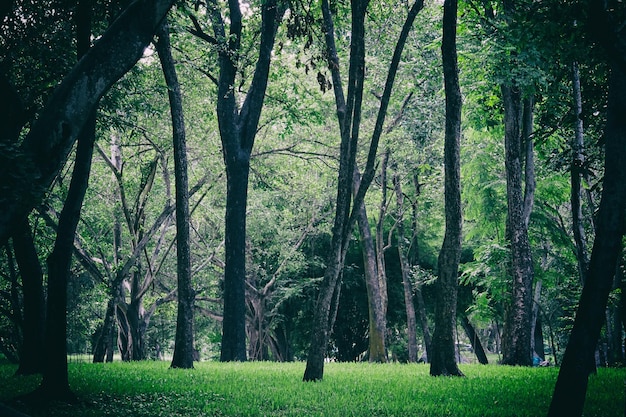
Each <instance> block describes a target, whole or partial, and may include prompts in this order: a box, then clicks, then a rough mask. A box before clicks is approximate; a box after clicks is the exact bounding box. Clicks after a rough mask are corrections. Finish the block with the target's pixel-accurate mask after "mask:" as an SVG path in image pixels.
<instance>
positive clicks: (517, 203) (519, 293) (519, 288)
mask: <svg viewBox="0 0 626 417" xmlns="http://www.w3.org/2000/svg"><path fill="white" fill-rule="evenodd" d="M501 91H502V101H503V104H504V126H505V137H504V141H505V167H506V180H507V237H508V240H509V244H510V251H511V266H510V271H511V275H512V300H511V303H510V305H509V306H508V309H507V312H506V318H505V325H504V335H503V340H502V354H503V358H502V363H503V364H505V365H523V366H530V365H532V353H531V351H530V345H531V334H530V328H531V309H532V281H533V263H532V257H531V251H530V242H529V240H528V229H527V227H526V225H525V224H526V221H525V211H524V198H523V194H522V189H523V180H522V153H521V142H522V141H521V122H522V120H523V116H522V114H523V106H522V99H521V95H520V91H519V88H518V87H516V86H515V85H512V84H503V85H501Z"/></svg>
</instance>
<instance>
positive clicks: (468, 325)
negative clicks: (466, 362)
mask: <svg viewBox="0 0 626 417" xmlns="http://www.w3.org/2000/svg"><path fill="white" fill-rule="evenodd" d="M459 318H460V319H461V326H463V330H465V335H466V336H467V338H468V339H469V340H470V344H471V345H472V349H473V350H474V353H475V354H476V359H478V363H480V364H481V365H488V364H489V359H487V354H486V353H485V348H484V347H483V344H482V342H481V341H480V338H479V337H478V334H477V333H476V329H475V328H474V326H473V325H472V322H470V321H469V318H468V317H467V314H466V313H465V312H462V313H459Z"/></svg>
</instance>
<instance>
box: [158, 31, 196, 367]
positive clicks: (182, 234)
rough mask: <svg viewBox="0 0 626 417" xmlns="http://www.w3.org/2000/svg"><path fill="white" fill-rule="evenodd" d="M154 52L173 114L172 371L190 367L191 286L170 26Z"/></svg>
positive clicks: (186, 190) (185, 187) (161, 33)
mask: <svg viewBox="0 0 626 417" xmlns="http://www.w3.org/2000/svg"><path fill="white" fill-rule="evenodd" d="M158 35H159V40H158V42H157V52H158V53H159V59H160V60H161V67H162V69H163V75H164V77H165V82H166V84H167V89H168V96H169V101H170V110H171V113H172V141H173V143H174V179H175V183H176V260H177V273H178V313H177V318H176V338H175V341H174V342H175V345H174V356H173V358H172V364H171V366H172V368H186V369H188V368H193V304H194V298H195V297H194V291H193V287H192V285H191V248H190V242H189V221H190V216H189V182H188V179H187V146H186V138H185V121H184V116H183V104H182V96H181V92H180V84H179V83H178V76H177V75H176V67H175V65H174V59H173V57H172V51H171V45H170V35H169V27H168V25H167V23H164V24H163V26H162V28H161V30H160V31H159V33H158Z"/></svg>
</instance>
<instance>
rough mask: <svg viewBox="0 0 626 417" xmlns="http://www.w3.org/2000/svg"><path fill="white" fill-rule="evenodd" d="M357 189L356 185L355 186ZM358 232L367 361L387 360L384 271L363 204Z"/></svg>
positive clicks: (355, 176)
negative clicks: (364, 292) (366, 321)
mask: <svg viewBox="0 0 626 417" xmlns="http://www.w3.org/2000/svg"><path fill="white" fill-rule="evenodd" d="M359 180H360V176H359V173H358V172H356V170H355V172H354V183H355V184H358V183H359ZM355 189H358V185H357V186H355ZM357 224H358V227H359V234H360V236H361V248H362V252H363V264H364V266H365V287H366V290H367V301H368V313H369V350H368V353H369V361H370V362H387V349H386V347H385V335H386V333H387V324H386V321H387V320H386V317H385V310H384V298H385V297H386V295H383V293H382V290H383V289H382V288H381V285H380V281H379V277H380V275H381V274H384V271H379V270H378V265H379V263H378V254H377V253H376V249H375V248H374V239H373V238H372V232H371V229H370V224H369V220H368V218H367V210H366V208H365V204H364V203H363V204H361V207H360V208H359V213H358V217H357Z"/></svg>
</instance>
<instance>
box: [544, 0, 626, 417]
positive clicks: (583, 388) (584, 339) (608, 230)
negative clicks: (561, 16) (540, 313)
mask: <svg viewBox="0 0 626 417" xmlns="http://www.w3.org/2000/svg"><path fill="white" fill-rule="evenodd" d="M598 3H600V2H598ZM596 7H599V6H596ZM616 59H619V57H616ZM624 114H626V73H625V72H624V70H623V66H621V65H620V64H613V65H611V75H610V81H609V102H608V112H607V124H606V128H605V131H604V140H605V168H604V172H605V173H604V182H603V190H602V199H601V201H600V208H599V212H598V216H597V221H596V238H595V240H594V244H593V249H592V252H591V260H590V263H589V270H588V274H587V280H586V282H585V286H584V287H583V291H582V294H581V298H580V302H579V306H578V311H577V312H576V318H575V320H574V327H573V328H572V332H571V334H570V338H569V342H568V344H567V348H566V350H565V355H564V356H563V362H562V364H561V369H560V371H559V376H558V378H557V382H556V386H555V389H554V395H553V397H552V403H551V404H550V410H549V413H548V415H549V416H554V417H556V416H564V415H567V416H580V415H582V410H583V406H584V402H585V395H586V392H587V383H588V376H589V366H588V362H589V361H588V358H589V357H590V356H591V355H592V354H593V351H594V350H595V347H596V344H597V341H598V337H599V336H600V329H601V327H602V324H603V322H604V313H605V308H606V305H607V301H608V296H609V292H610V291H611V288H612V286H613V277H614V274H615V267H616V265H617V262H618V260H619V257H620V255H621V250H622V236H623V233H624V226H625V225H624V210H626V190H625V188H624V183H626V137H625V135H624V132H626V119H625V118H624V116H623V115H624Z"/></svg>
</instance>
